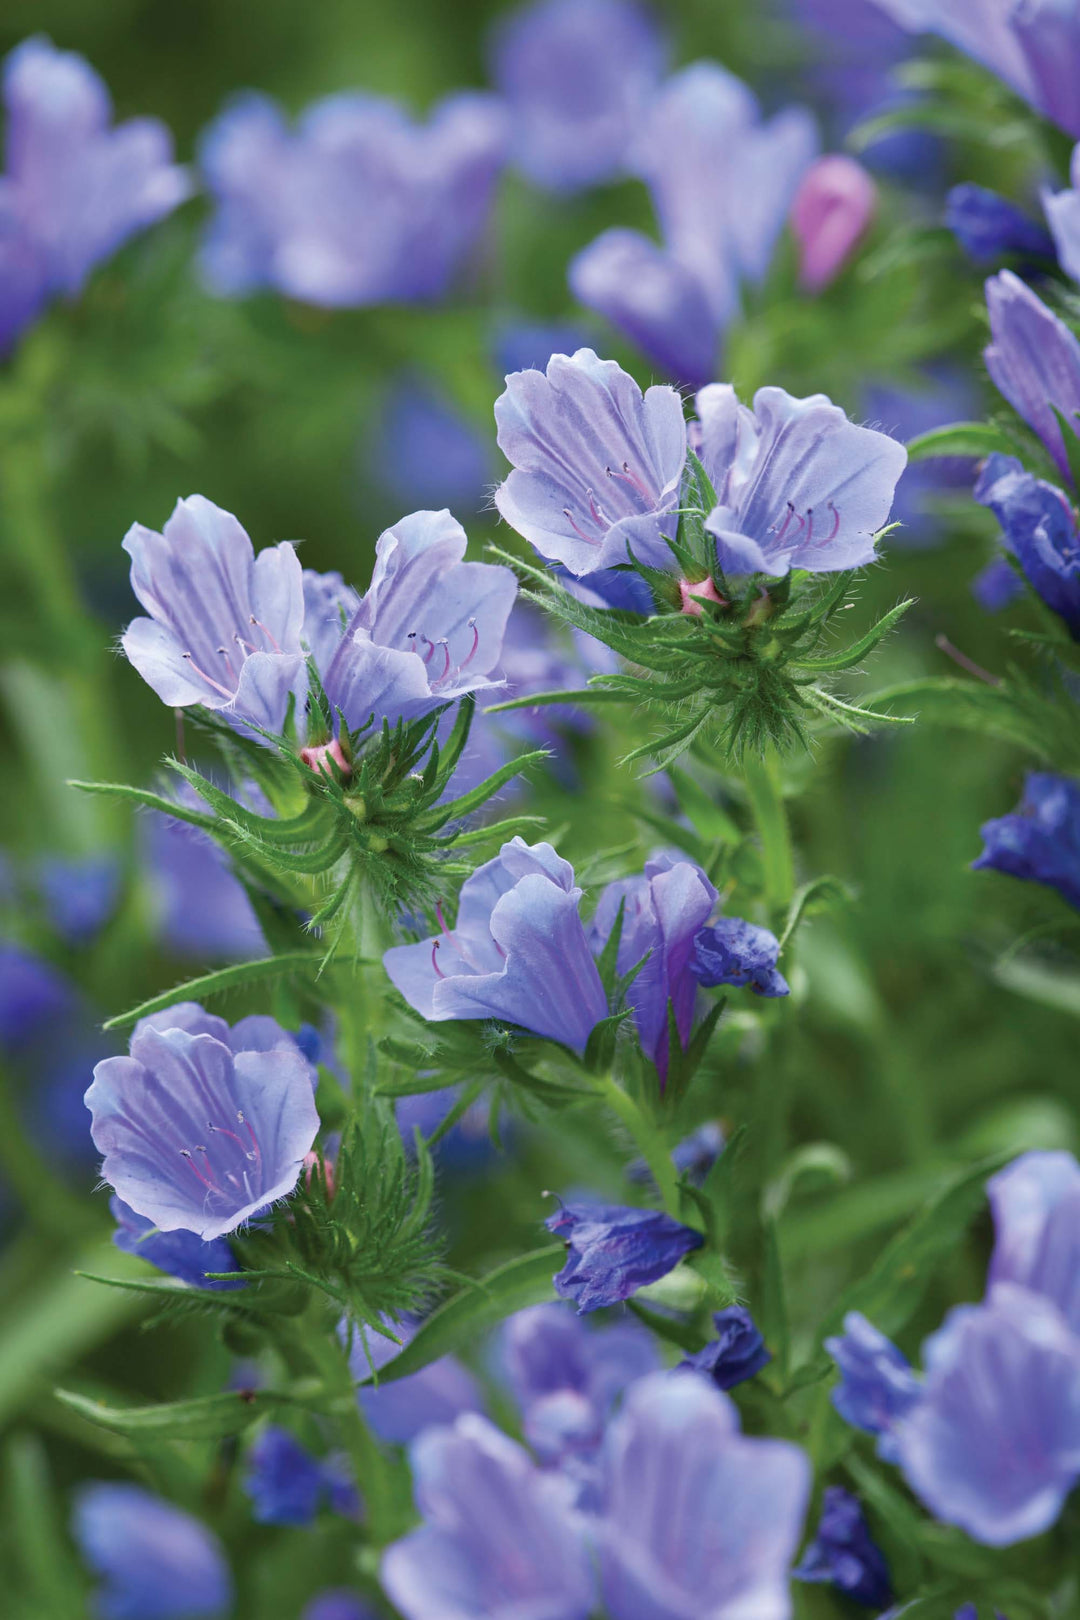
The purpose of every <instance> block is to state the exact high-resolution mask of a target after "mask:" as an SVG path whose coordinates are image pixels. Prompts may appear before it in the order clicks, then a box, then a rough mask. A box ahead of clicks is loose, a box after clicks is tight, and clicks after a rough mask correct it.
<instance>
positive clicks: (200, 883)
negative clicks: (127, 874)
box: [140, 782, 271, 960]
mask: <svg viewBox="0 0 1080 1620" xmlns="http://www.w3.org/2000/svg"><path fill="white" fill-rule="evenodd" d="M170 791H171V796H172V797H173V798H175V799H176V801H177V803H178V804H181V805H184V806H186V807H187V808H188V809H199V808H201V807H203V801H202V800H201V799H200V798H199V796H198V794H197V793H196V792H195V789H194V788H193V787H190V786H189V784H188V783H187V782H181V783H180V784H179V785H178V786H174V787H171V789H170ZM244 799H245V801H253V802H251V803H250V808H251V809H254V810H257V811H258V812H259V813H260V814H264V815H266V814H270V810H271V807H270V804H269V801H268V800H266V799H265V798H264V796H263V795H261V794H258V793H257V791H256V790H254V789H253V786H252V785H246V786H245V789H244ZM140 830H141V834H142V838H141V843H142V853H143V865H144V868H145V871H146V880H147V884H148V887H149V890H150V894H151V901H152V907H153V914H154V922H155V925H156V927H157V929H158V931H159V933H160V935H161V937H162V938H163V940H164V942H165V944H166V945H167V947H168V949H169V950H171V951H175V952H177V953H178V954H179V955H181V956H197V957H200V958H207V957H209V958H210V959H212V960H213V959H225V960H230V959H237V960H242V959H243V958H245V957H253V956H264V955H265V954H266V941H265V940H264V939H263V935H262V930H261V929H260V927H259V924H258V922H257V920H256V917H255V912H254V910H253V908H252V904H251V901H250V899H249V898H248V894H247V891H246V889H245V888H244V886H243V884H242V883H241V882H240V880H239V878H238V877H236V876H235V874H234V872H233V869H232V866H231V864H230V861H229V857H228V855H227V854H226V853H225V851H224V850H223V849H222V847H221V845H220V844H218V843H215V841H214V839H212V838H211V837H210V836H209V835H208V834H207V833H204V832H202V831H201V830H200V829H199V828H198V827H192V826H191V825H190V823H188V822H186V821H174V820H173V819H172V818H171V817H170V816H166V815H163V814H159V813H158V812H157V811H150V812H149V814H148V815H147V816H146V817H145V818H144V820H143V821H142V823H141V829H140Z"/></svg>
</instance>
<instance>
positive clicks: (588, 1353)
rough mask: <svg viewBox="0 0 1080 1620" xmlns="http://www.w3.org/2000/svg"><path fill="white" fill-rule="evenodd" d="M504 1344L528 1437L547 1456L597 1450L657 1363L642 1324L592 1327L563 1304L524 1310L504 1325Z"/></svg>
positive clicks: (543, 1457)
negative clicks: (626, 1395) (628, 1395)
mask: <svg viewBox="0 0 1080 1620" xmlns="http://www.w3.org/2000/svg"><path fill="white" fill-rule="evenodd" d="M501 1349H502V1356H503V1361H504V1364H505V1367H506V1371H507V1374H508V1376H509V1379H510V1385H511V1388H512V1389H513V1392H514V1396H515V1398H516V1400H517V1403H518V1406H519V1407H520V1409H521V1414H522V1420H523V1428H524V1432H525V1438H526V1439H527V1440H528V1442H529V1444H530V1445H531V1446H532V1448H533V1450H534V1451H535V1452H536V1454H537V1456H538V1457H540V1458H541V1460H542V1461H545V1462H554V1461H558V1460H559V1459H561V1458H565V1457H566V1456H568V1455H570V1456H575V1455H576V1456H581V1455H585V1456H591V1454H592V1453H593V1452H594V1451H595V1449H596V1447H597V1446H598V1445H599V1444H600V1441H601V1439H602V1437H603V1432H604V1424H605V1422H606V1420H607V1418H608V1416H609V1414H610V1412H611V1409H612V1407H613V1405H614V1403H615V1401H616V1399H617V1398H618V1396H620V1395H621V1394H622V1392H623V1390H624V1389H626V1387H627V1386H628V1385H629V1384H632V1383H633V1382H634V1380H635V1379H637V1378H643V1377H644V1376H645V1374H646V1373H650V1372H655V1371H656V1370H657V1368H658V1366H659V1357H658V1355H657V1352H656V1345H655V1343H654V1341H653V1339H652V1336H651V1335H650V1334H649V1333H648V1332H647V1331H646V1330H645V1329H644V1328H643V1327H641V1326H640V1325H639V1324H638V1323H637V1322H633V1321H627V1322H616V1323H613V1324H612V1325H611V1326H610V1327H602V1328H595V1329H589V1328H587V1327H586V1326H585V1324H584V1323H583V1322H582V1321H581V1319H580V1317H578V1316H576V1315H575V1314H574V1312H573V1311H571V1310H569V1309H567V1307H566V1306H564V1305H532V1306H530V1307H529V1308H528V1309H527V1310H524V1311H518V1312H517V1313H516V1314H515V1315H514V1316H511V1317H510V1318H509V1320H508V1321H507V1322H506V1323H505V1324H504V1326H503V1329H502V1334H501Z"/></svg>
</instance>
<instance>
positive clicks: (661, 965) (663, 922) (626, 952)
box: [589, 853, 717, 1084]
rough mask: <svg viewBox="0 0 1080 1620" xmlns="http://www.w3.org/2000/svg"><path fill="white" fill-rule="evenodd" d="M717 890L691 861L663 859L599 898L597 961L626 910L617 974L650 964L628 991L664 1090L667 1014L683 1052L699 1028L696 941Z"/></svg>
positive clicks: (592, 933)
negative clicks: (695, 1013)
mask: <svg viewBox="0 0 1080 1620" xmlns="http://www.w3.org/2000/svg"><path fill="white" fill-rule="evenodd" d="M716 898H717V895H716V890H715V889H714V887H713V885H712V884H711V883H710V882H709V880H708V878H707V877H706V876H705V873H704V872H703V871H702V870H701V868H700V867H699V866H695V865H694V863H693V862H692V861H685V860H676V859H673V858H672V857H671V856H670V855H667V854H664V853H661V854H659V855H654V856H653V858H652V859H651V860H649V861H646V863H645V870H644V872H643V873H642V875H641V876H640V877H632V878H621V879H620V880H619V881H618V882H616V883H609V884H608V886H607V888H606V889H605V890H604V892H603V893H602V894H601V896H600V900H599V903H598V904H597V907H596V915H595V916H594V918H593V921H592V926H591V927H590V929H589V943H590V944H591V946H592V949H593V951H594V953H595V954H596V955H599V954H600V952H601V951H602V950H603V948H604V946H605V945H606V944H607V941H608V938H609V937H610V934H611V931H612V929H613V928H614V926H615V922H616V919H617V917H618V915H619V910H620V907H621V908H622V932H621V934H620V936H619V949H618V955H617V957H616V964H615V965H616V971H617V972H618V973H619V974H620V975H621V974H624V973H628V972H629V971H630V969H631V968H633V967H634V966H635V965H636V964H637V963H638V962H640V961H641V960H642V958H643V957H645V956H646V955H647V956H648V960H647V961H646V962H645V965H644V966H643V967H642V968H641V969H640V971H639V972H638V974H637V977H636V978H635V979H634V981H633V983H632V984H631V985H630V987H629V989H628V990H627V992H626V1001H627V1005H628V1006H629V1007H631V1008H632V1009H633V1013H634V1023H635V1025H636V1027H637V1032H638V1039H639V1041H640V1042H641V1050H642V1051H643V1052H644V1053H645V1055H646V1057H647V1058H648V1059H649V1060H650V1062H652V1063H655V1064H656V1067H657V1071H658V1072H659V1075H660V1081H661V1084H663V1082H664V1081H665V1080H666V1079H667V1073H668V1066H669V1063H670V1057H671V1054H670V1051H669V1049H668V1033H669V1032H668V1007H669V1005H670V1007H671V1010H672V1013H673V1014H674V1018H675V1027H676V1029H677V1030H678V1033H679V1039H680V1041H681V1042H682V1045H683V1048H684V1049H685V1048H686V1046H687V1045H688V1044H689V1041H690V1036H691V1034H692V1033H693V1028H694V1011H695V1008H696V1005H697V999H698V981H697V979H696V978H695V976H694V971H693V967H692V965H691V964H692V962H693V959H694V942H695V939H696V938H697V935H698V933H699V932H700V930H701V929H702V928H703V927H704V925H705V923H706V922H708V920H709V917H710V915H711V914H712V909H713V907H714V905H715V904H716Z"/></svg>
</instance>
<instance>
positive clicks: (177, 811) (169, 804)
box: [67, 781, 217, 833]
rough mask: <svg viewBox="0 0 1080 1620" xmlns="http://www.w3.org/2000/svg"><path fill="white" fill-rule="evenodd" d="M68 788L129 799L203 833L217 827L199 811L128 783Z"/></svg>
mask: <svg viewBox="0 0 1080 1620" xmlns="http://www.w3.org/2000/svg"><path fill="white" fill-rule="evenodd" d="M67 786H68V787H70V788H77V789H78V790H79V792H80V793H101V794H104V795H105V797H106V798H110V799H128V800H129V801H130V802H131V803H132V804H137V805H142V806H143V807H145V808H146V809H147V810H160V811H161V813H162V814H163V815H166V816H171V817H172V819H173V820H174V821H186V822H188V824H189V825H190V826H192V827H200V828H202V830H203V832H210V833H212V832H213V831H214V829H215V827H216V826H217V823H216V821H215V820H214V817H213V816H207V815H204V814H203V813H202V812H201V811H199V810H189V809H188V808H187V806H186V805H183V804H177V803H175V801H174V800H172V799H166V798H165V797H164V795H163V794H161V793H150V792H148V791H147V790H146V789H145V788H137V787H129V786H128V785H127V783H126V782H75V781H69V782H68V783H67Z"/></svg>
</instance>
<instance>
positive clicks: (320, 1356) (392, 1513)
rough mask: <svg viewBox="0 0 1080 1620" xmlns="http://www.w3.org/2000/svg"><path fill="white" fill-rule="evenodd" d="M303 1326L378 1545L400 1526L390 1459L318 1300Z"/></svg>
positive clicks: (307, 1349) (307, 1348) (308, 1351)
mask: <svg viewBox="0 0 1080 1620" xmlns="http://www.w3.org/2000/svg"><path fill="white" fill-rule="evenodd" d="M302 1329H303V1332H304V1338H303V1348H304V1351H305V1353H306V1354H307V1356H308V1358H309V1359H310V1360H311V1361H312V1362H313V1363H314V1365H315V1367H316V1369H317V1370H318V1372H319V1374H320V1376H321V1378H322V1380H323V1384H324V1386H325V1388H326V1389H327V1391H328V1392H329V1393H330V1394H331V1396H333V1397H334V1402H333V1405H334V1414H335V1417H336V1419H337V1422H338V1424H339V1426H340V1434H341V1439H342V1442H343V1444H344V1446H345V1449H346V1451H347V1452H348V1454H349V1457H350V1459H351V1461H352V1465H353V1471H354V1473H355V1475H356V1483H357V1487H358V1488H359V1490H360V1492H361V1494H362V1496H363V1498H364V1507H365V1509H366V1513H367V1518H366V1524H367V1529H368V1533H369V1535H370V1537H371V1540H372V1541H373V1542H374V1544H375V1545H376V1546H377V1547H383V1546H385V1545H386V1543H387V1542H388V1541H392V1540H393V1539H394V1537H395V1535H397V1534H398V1532H399V1530H400V1528H401V1527H400V1524H399V1522H398V1513H397V1509H396V1506H395V1491H394V1486H393V1478H392V1470H391V1465H390V1463H389V1461H388V1459H387V1457H386V1456H385V1454H384V1453H383V1451H382V1449H381V1447H380V1445H379V1443H378V1441H377V1440H376V1438H375V1436H374V1435H373V1434H372V1432H371V1430H370V1429H369V1428H368V1426H367V1423H366V1422H365V1419H364V1415H363V1412H362V1411H361V1410H360V1402H359V1400H358V1399H357V1394H356V1382H355V1380H354V1378H353V1374H352V1369H351V1367H350V1366H349V1357H348V1354H347V1352H346V1350H345V1347H344V1346H343V1345H342V1344H341V1342H340V1341H339V1339H338V1337H337V1334H336V1333H329V1334H328V1333H327V1331H326V1314H325V1311H324V1310H323V1308H322V1306H321V1305H318V1306H316V1307H314V1308H313V1309H311V1310H310V1311H309V1312H308V1315H307V1317H306V1318H305V1319H304V1321H303V1323H302Z"/></svg>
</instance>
